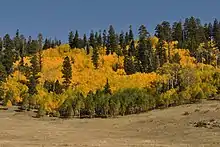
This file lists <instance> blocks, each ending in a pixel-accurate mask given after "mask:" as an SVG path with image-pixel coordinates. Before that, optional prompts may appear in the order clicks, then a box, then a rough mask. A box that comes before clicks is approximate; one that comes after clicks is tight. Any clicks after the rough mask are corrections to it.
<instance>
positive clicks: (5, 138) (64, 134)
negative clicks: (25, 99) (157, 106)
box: [0, 101, 220, 147]
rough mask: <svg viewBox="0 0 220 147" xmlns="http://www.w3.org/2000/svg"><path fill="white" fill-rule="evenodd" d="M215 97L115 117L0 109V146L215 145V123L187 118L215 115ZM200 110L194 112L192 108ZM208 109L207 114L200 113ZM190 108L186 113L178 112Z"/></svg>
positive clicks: (219, 131)
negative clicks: (39, 115) (210, 125)
mask: <svg viewBox="0 0 220 147" xmlns="http://www.w3.org/2000/svg"><path fill="white" fill-rule="evenodd" d="M213 105H216V107H219V106H220V104H219V102H216V101H208V102H203V104H194V105H189V106H179V107H173V108H169V109H164V110H154V111H151V112H149V113H145V114H140V115H131V116H125V117H119V118H114V119H72V120H61V119H55V118H43V119H35V118H32V117H31V116H32V115H35V114H33V113H32V112H28V113H27V112H22V113H18V112H15V111H13V110H6V111H5V110H1V111H0V118H1V121H0V146H4V147H56V146H57V147H62V146H63V147H66V146H76V147H85V146H94V147H98V146H101V147H112V146H113V147H123V146H124V147H129V146H130V147H131V146H132V147H135V146H137V147H142V146H146V147H197V146H216V147H219V144H220V128H213V129H208V128H196V127H194V126H193V125H191V124H190V122H198V121H200V120H212V119H215V120H220V115H219V112H220V110H218V111H217V110H216V108H214V107H213ZM198 106H199V109H200V110H201V111H199V112H194V110H195V109H197V108H198ZM205 110H209V111H208V112H207V113H203V112H204V111H205ZM184 112H192V113H190V115H182V114H183V113H184Z"/></svg>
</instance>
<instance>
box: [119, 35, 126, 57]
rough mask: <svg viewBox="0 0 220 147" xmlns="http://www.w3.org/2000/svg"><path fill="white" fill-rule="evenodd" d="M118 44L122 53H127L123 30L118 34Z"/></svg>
mask: <svg viewBox="0 0 220 147" xmlns="http://www.w3.org/2000/svg"><path fill="white" fill-rule="evenodd" d="M119 45H120V48H121V50H122V54H123V55H124V56H125V55H126V54H127V51H126V44H125V37H124V32H123V31H121V33H120V35H119Z"/></svg>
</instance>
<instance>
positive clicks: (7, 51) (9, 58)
mask: <svg viewBox="0 0 220 147" xmlns="http://www.w3.org/2000/svg"><path fill="white" fill-rule="evenodd" d="M3 47H4V49H3V58H2V59H1V60H2V64H3V65H4V66H5V70H6V72H7V74H11V73H12V71H13V63H14V61H15V54H14V52H13V50H14V43H13V41H12V39H11V38H10V35H9V34H6V35H5V36H4V38H3Z"/></svg>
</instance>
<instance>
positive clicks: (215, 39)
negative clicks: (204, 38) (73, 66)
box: [213, 19, 220, 49]
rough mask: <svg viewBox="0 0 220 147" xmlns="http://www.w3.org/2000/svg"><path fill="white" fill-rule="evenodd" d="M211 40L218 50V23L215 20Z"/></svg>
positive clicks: (219, 28) (219, 42) (219, 29)
mask: <svg viewBox="0 0 220 147" xmlns="http://www.w3.org/2000/svg"><path fill="white" fill-rule="evenodd" d="M213 39H214V41H215V43H216V46H217V47H218V48H219V49H220V23H219V22H218V20H217V19H215V20H214V24H213Z"/></svg>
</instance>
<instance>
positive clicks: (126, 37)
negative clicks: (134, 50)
mask: <svg viewBox="0 0 220 147" xmlns="http://www.w3.org/2000/svg"><path fill="white" fill-rule="evenodd" d="M125 44H126V46H127V45H129V44H130V42H129V35H128V32H126V33H125Z"/></svg>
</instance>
